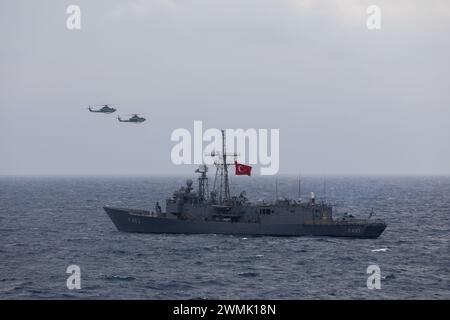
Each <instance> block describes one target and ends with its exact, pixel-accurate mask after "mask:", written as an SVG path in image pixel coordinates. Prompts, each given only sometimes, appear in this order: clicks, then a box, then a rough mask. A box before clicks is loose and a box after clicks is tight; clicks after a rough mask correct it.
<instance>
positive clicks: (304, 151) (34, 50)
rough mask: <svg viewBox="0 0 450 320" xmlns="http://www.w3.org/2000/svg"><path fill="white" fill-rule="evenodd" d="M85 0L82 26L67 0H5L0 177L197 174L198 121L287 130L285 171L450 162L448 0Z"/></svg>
mask: <svg viewBox="0 0 450 320" xmlns="http://www.w3.org/2000/svg"><path fill="white" fill-rule="evenodd" d="M76 2H77V3H78V4H79V5H80V6H81V9H82V15H83V16H82V30H81V31H77V32H70V31H68V30H67V29H66V28H65V19H66V17H67V15H66V14H65V9H66V7H67V6H68V5H69V4H72V3H73V2H72V1H56V0H44V1H39V2H37V1H36V2H30V1H24V0H19V1H2V2H1V10H0V15H1V17H0V18H1V19H0V20H1V21H0V23H1V25H0V37H1V39H2V46H1V56H0V87H1V92H0V154H1V157H0V174H111V173H115V174H143V173H181V172H183V173H187V172H189V171H190V170H192V168H188V167H176V166H174V165H172V164H171V162H170V150H171V147H172V146H173V145H174V144H173V143H171V142H170V134H171V132H172V130H174V129H176V128H188V129H191V128H192V126H193V121H194V120H203V121H204V125H205V126H207V127H218V128H222V127H223V128H239V127H242V128H280V134H281V172H284V173H288V172H298V171H299V170H301V171H302V172H304V173H324V174H330V173H352V174H364V173H369V174H396V173H399V174H421V173H433V174H449V173H450V148H449V143H448V137H450V94H449V92H448V85H449V83H450V81H449V80H450V79H449V77H450V76H449V71H450V68H449V62H448V58H447V57H448V56H449V55H450V43H449V42H448V39H449V33H450V32H449V30H450V28H449V27H450V19H448V18H449V12H450V10H449V8H450V5H449V4H448V2H447V1H419V0H417V1H356V0H355V1H301V0H298V1H294V0H284V1H279V0H262V1H261V0H260V1H256V0H246V1H237V0H232V1H224V0H217V1H206V0H188V1H175V0H158V1H119V0H113V1H106V0H96V1H87V0H80V1H76ZM370 4H379V5H380V7H381V8H382V10H383V11H382V14H383V16H382V19H383V20H382V30H380V31H372V32H371V31H368V30H367V29H366V27H365V19H366V13H365V9H366V8H367V6H368V5H370ZM97 103H113V104H117V106H118V107H119V108H120V109H121V113H130V112H148V113H150V116H149V122H148V123H145V124H143V125H141V126H127V125H120V124H119V123H118V122H116V120H115V119H114V116H103V115H92V114H89V113H87V110H86V107H87V105H89V104H97Z"/></svg>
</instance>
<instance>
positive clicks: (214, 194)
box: [104, 131, 386, 238]
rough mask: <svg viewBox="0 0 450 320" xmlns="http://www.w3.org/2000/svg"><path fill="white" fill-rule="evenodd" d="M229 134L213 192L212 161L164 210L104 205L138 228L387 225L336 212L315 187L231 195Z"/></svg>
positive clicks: (248, 231)
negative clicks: (261, 197) (289, 194)
mask: <svg viewBox="0 0 450 320" xmlns="http://www.w3.org/2000/svg"><path fill="white" fill-rule="evenodd" d="M225 139H226V137H225V131H222V152H213V153H212V154H211V156H213V157H215V158H216V160H215V161H214V165H215V166H216V175H215V179H214V185H213V188H212V189H213V190H212V191H211V192H209V182H208V176H207V172H208V167H207V166H206V165H201V166H200V167H199V168H198V169H197V170H196V173H198V174H199V177H198V188H197V190H194V188H193V181H192V180H190V179H189V180H187V181H186V186H183V187H181V188H180V189H179V190H177V191H175V192H174V193H173V195H172V196H171V197H170V198H168V199H167V200H166V210H165V211H164V212H163V211H162V209H161V206H160V205H159V203H156V206H155V208H154V210H141V209H130V208H128V209H127V208H117V207H104V210H105V211H106V213H107V214H108V216H109V217H110V218H111V220H112V222H113V223H114V225H115V226H116V227H117V229H118V230H119V231H122V232H135V233H167V234H230V235H249V236H329V237H349V238H378V237H379V236H380V235H381V234H382V233H383V231H384V230H385V229H386V223H385V222H384V221H383V220H379V219H373V218H372V213H371V214H370V216H369V218H367V219H357V218H355V217H354V216H353V215H348V214H344V216H343V217H341V218H334V217H333V206H332V205H330V204H328V203H326V202H325V201H322V202H318V201H316V199H315V196H314V193H311V196H310V198H309V199H308V201H302V200H301V199H300V198H299V199H297V200H292V199H287V198H282V199H276V200H275V201H274V202H266V201H258V202H256V203H252V202H250V201H249V200H248V199H247V197H246V193H245V192H242V193H240V195H239V196H231V195H230V184H229V166H232V165H236V166H237V165H238V163H237V162H236V157H237V154H227V152H226V147H225V145H226V143H225ZM230 156H231V157H234V158H235V161H234V162H227V161H228V160H227V158H228V157H230ZM236 173H237V174H238V170H236ZM299 189H300V183H299ZM299 193H300V192H299Z"/></svg>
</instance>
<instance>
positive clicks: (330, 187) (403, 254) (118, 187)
mask: <svg viewBox="0 0 450 320" xmlns="http://www.w3.org/2000/svg"><path fill="white" fill-rule="evenodd" d="M185 178H186V177H150V176H148V177H1V178H0V299H341V298H342V299H387V298H392V299H399V298H400V299H410V298H419V299H423V298H431V299H449V298H450V247H449V243H450V177H328V178H327V183H326V186H327V187H326V189H325V190H326V192H324V188H323V178H321V177H304V178H303V183H302V190H303V191H304V194H305V195H306V194H307V192H309V191H314V192H315V193H316V196H317V198H318V199H319V200H320V199H321V198H322V197H325V196H326V198H327V200H328V201H331V202H333V203H334V204H335V205H336V210H337V215H339V214H342V213H343V212H349V213H352V214H354V215H356V216H359V217H366V216H367V215H368V214H369V212H370V210H371V209H372V208H373V210H374V211H375V213H376V217H378V218H383V219H385V220H386V222H387V223H388V227H387V229H386V231H385V232H384V233H383V234H382V236H381V237H380V238H379V239H375V240H374V239H367V240H366V239H340V238H326V237H297V238H283V237H281V238H278V237H244V236H227V235H152V234H126V233H121V232H118V231H117V230H116V229H115V227H114V225H113V224H112V222H111V221H110V220H109V218H108V217H107V215H106V214H105V213H104V212H103V209H102V206H103V205H119V206H129V207H136V208H153V206H154V204H155V202H156V201H160V202H161V201H162V200H163V199H165V198H166V197H167V196H169V195H170V194H171V192H172V191H173V190H175V189H176V188H178V187H179V186H180V185H181V184H182V183H183V181H184V179H185ZM274 181H275V180H274V179H273V178H262V177H260V178H258V177H256V178H253V177H252V178H248V177H239V178H234V179H233V185H232V190H233V191H235V193H236V194H238V193H239V192H240V191H241V190H244V189H245V190H246V191H247V196H248V197H249V198H250V199H252V200H257V199H258V198H266V199H273V198H274V190H275V187H274ZM278 181H279V186H278V190H279V196H295V197H297V196H296V194H297V180H296V178H295V177H279V178H278ZM379 249H381V250H379ZM72 264H76V265H78V266H79V267H80V268H81V286H82V288H81V290H74V291H71V290H68V289H67V287H66V280H67V277H68V276H69V275H68V274H66V268H67V267H68V266H69V265H72ZM373 264H376V265H378V266H379V267H380V269H381V277H382V280H381V289H380V290H369V289H367V286H366V281H367V277H368V275H367V274H366V270H367V267H368V266H369V265H373Z"/></svg>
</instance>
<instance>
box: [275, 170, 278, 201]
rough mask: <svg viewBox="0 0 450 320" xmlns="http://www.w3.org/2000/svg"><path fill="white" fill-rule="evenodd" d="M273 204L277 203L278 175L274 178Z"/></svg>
mask: <svg viewBox="0 0 450 320" xmlns="http://www.w3.org/2000/svg"><path fill="white" fill-rule="evenodd" d="M275 197H276V199H275V202H276V201H278V175H277V176H276V177H275Z"/></svg>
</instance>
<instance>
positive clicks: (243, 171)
mask: <svg viewBox="0 0 450 320" xmlns="http://www.w3.org/2000/svg"><path fill="white" fill-rule="evenodd" d="M234 164H235V165H236V175H237V176H245V175H247V176H251V175H252V167H250V166H246V165H245V164H240V163H238V162H237V161H235V162H234Z"/></svg>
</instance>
